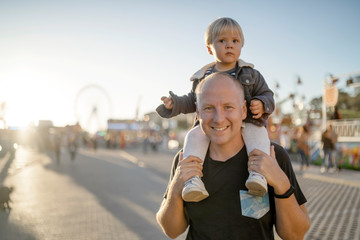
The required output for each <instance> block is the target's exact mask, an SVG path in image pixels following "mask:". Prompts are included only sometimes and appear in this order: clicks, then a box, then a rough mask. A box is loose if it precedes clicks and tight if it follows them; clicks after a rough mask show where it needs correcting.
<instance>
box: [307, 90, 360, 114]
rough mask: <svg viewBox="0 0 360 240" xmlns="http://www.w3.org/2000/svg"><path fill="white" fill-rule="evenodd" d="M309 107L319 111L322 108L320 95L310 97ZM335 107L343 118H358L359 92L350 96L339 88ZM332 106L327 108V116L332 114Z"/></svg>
mask: <svg viewBox="0 0 360 240" xmlns="http://www.w3.org/2000/svg"><path fill="white" fill-rule="evenodd" d="M309 105H310V109H311V110H313V111H320V112H321V109H322V96H320V97H315V98H313V99H311V101H310V103H309ZM337 107H338V109H339V112H340V114H341V116H342V118H343V119H350V118H360V94H355V95H354V96H351V95H350V94H349V93H348V92H345V91H344V90H343V89H339V97H338V102H337ZM333 111H334V108H329V107H328V108H327V113H328V117H329V116H331V115H332V113H333Z"/></svg>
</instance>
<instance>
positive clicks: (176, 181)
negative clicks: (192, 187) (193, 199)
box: [172, 153, 203, 196]
mask: <svg viewBox="0 0 360 240" xmlns="http://www.w3.org/2000/svg"><path fill="white" fill-rule="evenodd" d="M179 158H180V159H179V164H178V166H177V168H176V172H175V174H174V178H173V183H172V185H173V186H172V187H173V188H174V189H172V190H173V191H174V193H175V194H176V195H180V196H181V192H182V189H183V187H184V184H185V182H186V181H187V180H189V179H190V178H192V177H194V176H199V177H202V176H203V173H202V169H203V166H202V163H203V161H202V160H201V159H200V158H198V157H195V156H188V157H186V158H184V159H183V158H182V153H181V154H180V156H179Z"/></svg>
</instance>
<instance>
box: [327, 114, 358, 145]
mask: <svg viewBox="0 0 360 240" xmlns="http://www.w3.org/2000/svg"><path fill="white" fill-rule="evenodd" d="M328 123H330V124H331V125H332V127H333V129H334V131H335V133H336V134H337V135H338V139H337V141H338V142H360V119H346V120H329V121H328Z"/></svg>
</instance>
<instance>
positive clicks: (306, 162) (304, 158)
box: [298, 149, 309, 166]
mask: <svg viewBox="0 0 360 240" xmlns="http://www.w3.org/2000/svg"><path fill="white" fill-rule="evenodd" d="M298 152H299V154H300V157H301V166H304V165H306V166H309V158H308V156H306V154H305V152H304V150H302V149H299V150H298Z"/></svg>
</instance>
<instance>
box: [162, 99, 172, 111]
mask: <svg viewBox="0 0 360 240" xmlns="http://www.w3.org/2000/svg"><path fill="white" fill-rule="evenodd" d="M161 101H163V103H164V105H165V108H166V109H168V110H171V109H172V108H173V105H174V102H173V100H172V98H171V96H169V97H161Z"/></svg>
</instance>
